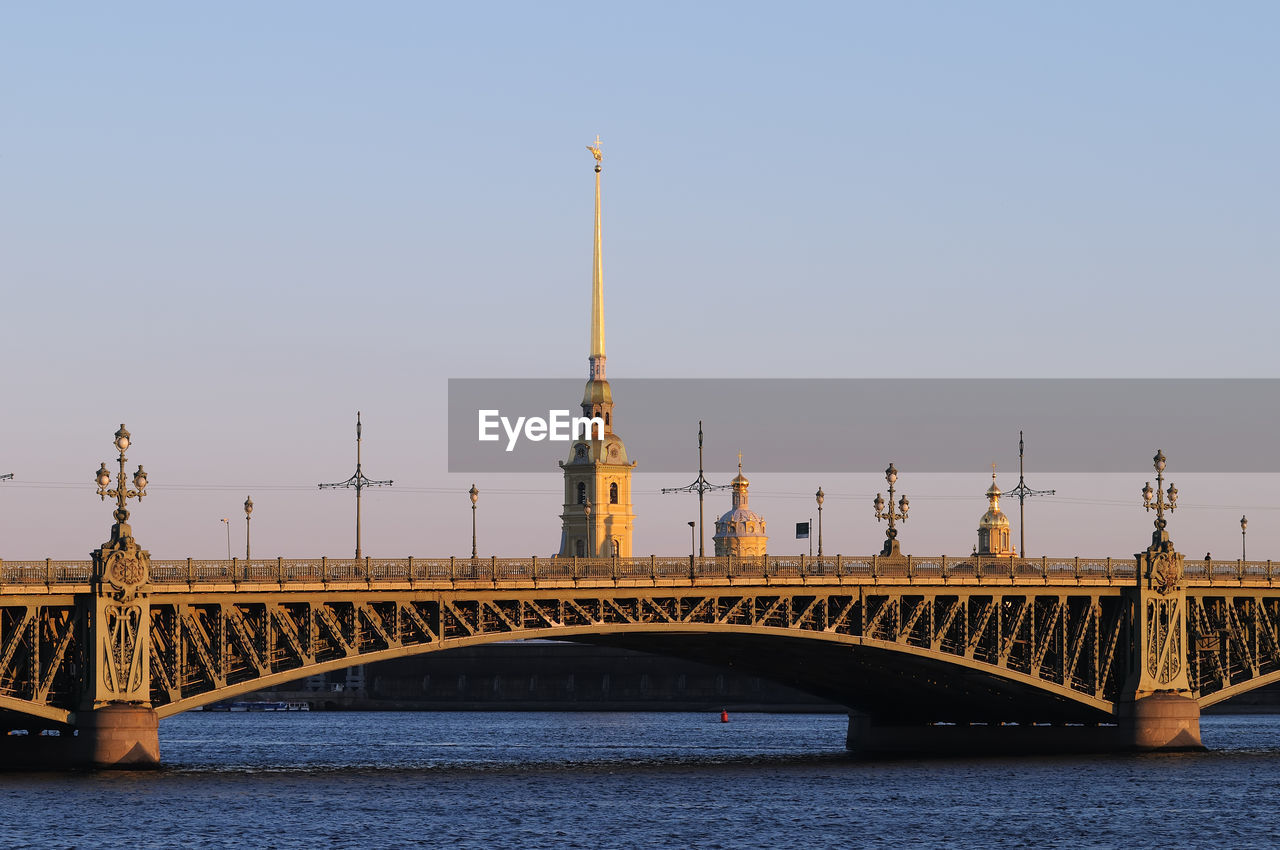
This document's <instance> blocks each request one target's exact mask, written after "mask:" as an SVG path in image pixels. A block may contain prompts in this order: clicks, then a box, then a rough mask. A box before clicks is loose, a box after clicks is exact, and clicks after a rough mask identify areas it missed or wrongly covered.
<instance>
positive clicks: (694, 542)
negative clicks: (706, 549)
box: [689, 520, 698, 558]
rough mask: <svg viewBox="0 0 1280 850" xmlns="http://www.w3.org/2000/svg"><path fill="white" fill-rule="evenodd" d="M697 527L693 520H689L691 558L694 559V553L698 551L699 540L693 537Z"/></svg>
mask: <svg viewBox="0 0 1280 850" xmlns="http://www.w3.org/2000/svg"><path fill="white" fill-rule="evenodd" d="M696 525H697V523H696V522H694V521H693V520H689V557H690V558H692V557H693V556H694V553H695V552H697V551H698V541H697V538H695V537H694V536H693V529H694V527H695V526H696Z"/></svg>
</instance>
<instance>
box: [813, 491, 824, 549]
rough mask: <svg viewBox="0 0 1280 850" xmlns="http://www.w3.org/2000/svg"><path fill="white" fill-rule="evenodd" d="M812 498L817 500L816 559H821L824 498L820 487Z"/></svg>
mask: <svg viewBox="0 0 1280 850" xmlns="http://www.w3.org/2000/svg"><path fill="white" fill-rule="evenodd" d="M814 498H815V499H817V500H818V557H819V558H821V557H822V500H823V499H824V498H826V496H825V495H824V494H823V492H822V487H821V486H819V487H818V492H817V493H816V494H814Z"/></svg>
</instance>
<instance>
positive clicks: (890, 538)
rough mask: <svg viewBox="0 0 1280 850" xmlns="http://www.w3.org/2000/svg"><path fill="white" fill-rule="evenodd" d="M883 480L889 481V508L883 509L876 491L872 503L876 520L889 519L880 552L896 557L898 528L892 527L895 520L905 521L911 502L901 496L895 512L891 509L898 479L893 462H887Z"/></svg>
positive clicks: (883, 504)
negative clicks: (894, 488)
mask: <svg viewBox="0 0 1280 850" xmlns="http://www.w3.org/2000/svg"><path fill="white" fill-rule="evenodd" d="M884 480H885V481H887V482H889V510H887V511H886V510H885V509H884V508H885V501H884V499H883V498H881V496H880V494H879V493H876V499H875V501H874V502H873V503H872V504H874V505H875V508H876V522H879V521H880V520H882V519H887V520H889V528H888V529H887V530H886V531H885V533H884V534H885V538H886V539H885V541H884V548H883V549H881V550H880V554H881V555H882V556H884V557H891V558H897V557H900V556H901V555H902V552H901V550H900V549H899V548H898V529H896V528H894V525H893V523H894V521H895V520H902V521H903V522H906V521H907V510H908V509H909V508H910V507H911V503H910V502H908V501H907V497H906V496H903V497H902V498H901V499H899V500H898V511H897V513H895V512H894V510H893V485H894V484H895V483H896V482H897V480H898V470H897V469H895V468H894V466H893V464H892V463H891V464H889V468H888V469H886V470H885V471H884Z"/></svg>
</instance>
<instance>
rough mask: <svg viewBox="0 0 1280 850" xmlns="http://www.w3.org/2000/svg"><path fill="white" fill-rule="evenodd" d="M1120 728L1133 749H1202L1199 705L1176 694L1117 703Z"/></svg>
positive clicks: (1157, 695)
mask: <svg viewBox="0 0 1280 850" xmlns="http://www.w3.org/2000/svg"><path fill="white" fill-rule="evenodd" d="M1119 720H1120V726H1121V728H1123V729H1126V730H1127V731H1128V743H1129V748H1130V749H1134V750H1203V749H1204V744H1203V743H1201V741H1200V704H1199V703H1198V702H1196V701H1195V700H1194V699H1192V698H1191V697H1187V696H1180V695H1178V694H1152V695H1151V696H1146V697H1142V698H1141V699H1137V700H1134V701H1133V702H1125V703H1121V704H1120V712H1119Z"/></svg>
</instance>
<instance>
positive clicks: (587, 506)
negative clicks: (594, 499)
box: [582, 499, 595, 558]
mask: <svg viewBox="0 0 1280 850" xmlns="http://www.w3.org/2000/svg"><path fill="white" fill-rule="evenodd" d="M582 513H583V515H584V516H585V517H586V518H587V557H588V558H594V557H595V549H593V548H592V546H591V500H590V499H587V500H586V501H585V502H583V503H582Z"/></svg>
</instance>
